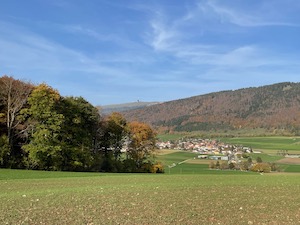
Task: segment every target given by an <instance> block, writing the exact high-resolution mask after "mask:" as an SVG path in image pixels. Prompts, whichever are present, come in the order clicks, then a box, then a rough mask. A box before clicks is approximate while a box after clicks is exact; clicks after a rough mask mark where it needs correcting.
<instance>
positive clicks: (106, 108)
mask: <svg viewBox="0 0 300 225" xmlns="http://www.w3.org/2000/svg"><path fill="white" fill-rule="evenodd" d="M159 103H160V102H140V101H137V102H130V103H123V104H112V105H103V106H98V107H97V108H99V110H100V113H101V114H110V113H112V112H124V111H127V110H133V109H141V108H144V107H147V106H151V105H156V104H159Z"/></svg>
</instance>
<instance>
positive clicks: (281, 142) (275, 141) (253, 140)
mask: <svg viewBox="0 0 300 225" xmlns="http://www.w3.org/2000/svg"><path fill="white" fill-rule="evenodd" d="M221 140H222V141H224V142H227V143H231V144H238V145H243V146H247V147H251V148H253V149H260V150H263V151H264V152H265V153H273V154H276V153H277V151H278V150H287V151H288V152H289V153H293V154H297V153H298V154H300V137H239V138H222V139H221Z"/></svg>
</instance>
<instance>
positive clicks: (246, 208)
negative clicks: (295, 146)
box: [0, 170, 300, 224]
mask: <svg viewBox="0 0 300 225" xmlns="http://www.w3.org/2000/svg"><path fill="white" fill-rule="evenodd" d="M0 173H1V180H0V189H1V192H0V211H1V214H0V221H1V224H299V223H300V211H299V206H300V195H299V188H300V175H298V174H287V175H285V174H272V175H263V176H261V175H259V174H254V175H247V174H246V175H245V174H215V175H213V176H212V175H210V174H190V175H181V174H172V175H168V174H156V175H155V174H95V173H78V174H77V173H75V174H77V175H76V176H75V174H74V173H67V172H65V173H60V172H45V174H47V173H49V174H50V175H49V176H47V175H45V174H44V175H43V176H41V174H40V172H39V171H18V170H0ZM19 174H20V179H19V178H18V176H19ZM68 175H70V176H68ZM25 178H26V179H25Z"/></svg>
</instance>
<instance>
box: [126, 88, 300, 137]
mask: <svg viewBox="0 0 300 225" xmlns="http://www.w3.org/2000/svg"><path fill="white" fill-rule="evenodd" d="M123 115H124V116H125V118H127V119H128V120H139V121H143V122H147V123H150V124H152V126H154V127H155V128H157V129H159V130H160V131H164V132H168V131H169V132H171V131H211V130H215V131H220V130H225V131H226V130H236V129H244V128H247V129H253V128H264V129H266V130H269V131H271V132H274V133H276V132H277V131H278V130H281V131H282V130H283V131H287V132H289V133H291V134H300V83H289V82H286V83H278V84H274V85H268V86H263V87H257V88H245V89H240V90H235V91H223V92H217V93H210V94H206V95H200V96H194V97H190V98H186V99H180V100H176V101H170V102H165V103H162V104H159V105H154V106H150V107H146V108H143V109H140V110H132V111H127V112H124V113H123Z"/></svg>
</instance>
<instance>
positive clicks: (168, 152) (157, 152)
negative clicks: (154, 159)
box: [155, 149, 180, 155]
mask: <svg viewBox="0 0 300 225" xmlns="http://www.w3.org/2000/svg"><path fill="white" fill-rule="evenodd" d="M155 152H156V154H157V155H167V154H171V153H174V152H180V150H173V149H158V150H156V151H155Z"/></svg>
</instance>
